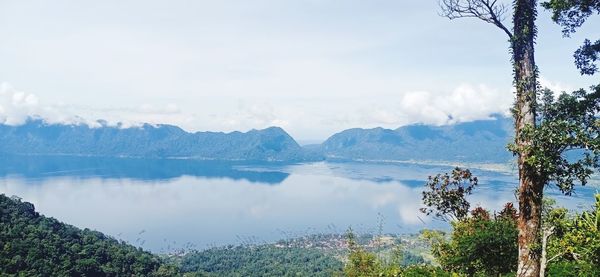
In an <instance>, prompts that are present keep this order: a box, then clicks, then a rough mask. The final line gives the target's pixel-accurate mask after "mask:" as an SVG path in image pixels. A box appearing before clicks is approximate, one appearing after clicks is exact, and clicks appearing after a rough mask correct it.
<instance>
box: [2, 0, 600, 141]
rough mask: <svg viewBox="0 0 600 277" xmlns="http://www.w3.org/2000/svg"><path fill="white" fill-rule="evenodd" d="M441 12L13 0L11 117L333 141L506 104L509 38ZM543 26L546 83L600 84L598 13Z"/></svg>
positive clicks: (417, 0)
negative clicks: (594, 61)
mask: <svg viewBox="0 0 600 277" xmlns="http://www.w3.org/2000/svg"><path fill="white" fill-rule="evenodd" d="M508 2H510V1H508ZM438 12H439V8H438V6H437V1H436V0H431V1H429V0H411V1H398V0H386V1H384V0H369V1H364V0H363V1H359V0H289V1H281V0H255V1H247V0H244V1H242V0H237V1H233V0H220V1H200V0H197V1H191V0H189V1H183V0H177V1H154V0H143V1H133V0H132V1H66V0H55V1H6V0H0V37H1V38H2V43H0V61H1V62H0V83H2V85H0V120H2V121H4V122H6V123H9V124H18V123H19V122H22V121H23V119H24V118H25V117H26V116H28V115H40V116H42V117H44V118H46V119H47V120H49V121H51V122H91V121H93V120H95V119H99V118H102V119H107V120H108V121H109V122H118V121H122V122H126V123H128V124H135V123H138V122H150V123H170V124H176V125H180V126H182V127H183V128H184V129H186V130H190V131H199V130H211V131H232V130H241V131H245V130H249V129H252V128H264V127H267V126H272V125H277V126H281V127H283V128H285V129H286V130H287V131H288V132H289V133H290V134H292V135H293V136H294V137H296V138H298V139H301V140H312V139H314V140H320V139H324V138H326V137H327V136H329V135H331V134H333V133H335V132H338V131H341V130H343V129H346V128H352V127H363V128H368V127H376V126H383V127H388V128H396V127H399V126H401V125H405V124H410V123H417V122H422V123H428V124H446V123H452V122H455V121H469V120H474V119H479V118H486V117H487V116H488V115H489V114H490V113H498V112H505V111H506V110H507V109H508V107H509V106H510V104H511V102H512V99H513V96H512V93H511V67H510V62H509V61H510V60H509V58H510V57H509V54H508V43H507V38H506V35H505V34H504V33H502V32H501V31H500V30H498V29H496V28H495V27H494V26H492V25H490V24H486V23H483V22H479V21H476V20H474V19H464V20H455V21H449V20H447V19H445V18H442V17H440V16H439V15H438ZM507 24H510V22H507ZM538 24H539V30H540V32H539V38H538V42H537V62H538V65H539V68H540V72H541V76H542V83H543V84H544V85H547V86H550V87H551V88H554V89H558V90H562V89H566V90H569V89H575V88H579V87H587V86H589V85H592V84H594V82H597V77H582V76H580V75H579V73H578V72H577V70H576V69H575V67H574V66H573V61H572V52H573V51H574V50H575V49H576V48H577V47H578V45H579V44H580V43H581V42H582V41H583V38H585V37H590V38H600V28H598V27H600V21H599V20H598V19H593V20H591V21H589V22H588V23H587V24H586V25H585V26H584V28H583V29H582V30H581V31H580V32H578V33H576V34H575V35H574V36H572V38H569V39H565V38H562V34H561V32H560V28H559V27H558V26H556V25H554V24H553V23H552V22H550V19H549V14H548V13H547V12H545V11H540V16H539V20H538ZM594 78H595V79H594ZM449 118H452V120H450V121H449Z"/></svg>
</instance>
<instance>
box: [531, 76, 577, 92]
mask: <svg viewBox="0 0 600 277" xmlns="http://www.w3.org/2000/svg"><path fill="white" fill-rule="evenodd" d="M539 82H540V86H541V87H542V88H547V89H550V90H551V91H553V92H554V93H557V94H558V93H561V92H563V91H564V92H571V91H573V87H572V86H570V85H567V84H563V83H561V82H553V81H551V80H548V79H546V78H545V77H544V76H540V78H539Z"/></svg>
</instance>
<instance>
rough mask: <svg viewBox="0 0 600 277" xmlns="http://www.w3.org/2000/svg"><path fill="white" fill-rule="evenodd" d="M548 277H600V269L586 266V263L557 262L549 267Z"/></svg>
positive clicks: (589, 265)
mask: <svg viewBox="0 0 600 277" xmlns="http://www.w3.org/2000/svg"><path fill="white" fill-rule="evenodd" d="M548 276H561V277H582V276H585V277H588V276H589V277H592V276H600V267H597V266H594V265H591V264H586V263H573V262H565V261H562V262H557V263H552V264H550V265H549V266H548Z"/></svg>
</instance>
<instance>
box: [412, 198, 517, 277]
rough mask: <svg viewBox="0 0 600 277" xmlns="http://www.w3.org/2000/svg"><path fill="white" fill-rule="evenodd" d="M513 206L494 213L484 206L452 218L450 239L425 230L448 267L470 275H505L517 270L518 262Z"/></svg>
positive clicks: (434, 252)
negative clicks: (467, 216)
mask: <svg viewBox="0 0 600 277" xmlns="http://www.w3.org/2000/svg"><path fill="white" fill-rule="evenodd" d="M515 212H516V211H515V210H514V209H513V208H512V206H510V205H507V206H506V207H505V209H504V210H503V211H502V212H500V213H499V214H494V215H490V213H489V212H488V211H486V210H485V209H482V208H476V209H474V210H473V211H471V216H470V217H469V218H465V219H463V220H460V221H454V222H452V229H453V230H452V234H451V236H450V239H449V240H444V239H443V237H441V238H440V236H439V235H436V233H424V235H425V236H426V238H427V239H428V240H429V241H431V243H432V244H431V246H432V250H433V251H432V253H433V254H434V256H435V257H436V259H437V260H438V262H439V263H440V264H441V265H442V267H443V268H444V269H445V270H447V271H455V272H460V273H463V274H467V275H468V276H474V275H477V276H480V275H481V276H501V275H505V274H509V273H512V272H514V270H515V269H516V265H517V263H516V262H517V253H518V251H517V233H518V231H517V226H516V225H517V224H516V214H515Z"/></svg>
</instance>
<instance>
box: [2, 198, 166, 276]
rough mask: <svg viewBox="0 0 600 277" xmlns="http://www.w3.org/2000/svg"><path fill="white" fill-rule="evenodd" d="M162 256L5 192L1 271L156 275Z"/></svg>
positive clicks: (3, 272)
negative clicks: (44, 213) (60, 218)
mask: <svg viewBox="0 0 600 277" xmlns="http://www.w3.org/2000/svg"><path fill="white" fill-rule="evenodd" d="M159 269H160V271H164V270H165V268H161V260H160V259H159V258H158V257H156V256H154V255H152V254H150V253H149V252H145V251H142V250H141V249H138V248H135V247H133V246H130V245H127V244H125V243H123V242H119V241H117V240H115V239H112V238H110V237H107V236H105V235H103V234H102V233H100V232H96V231H91V230H88V229H84V230H81V229H78V228H76V227H73V226H71V225H67V224H64V223H61V222H59V221H57V220H56V219H53V218H47V217H45V216H42V215H40V214H38V213H37V212H36V211H35V209H34V207H33V204H31V203H27V202H21V200H20V199H17V198H9V197H6V196H5V195H3V194H0V275H2V276H11V275H19V276H152V275H156V274H158V273H157V272H158V271H159Z"/></svg>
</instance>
